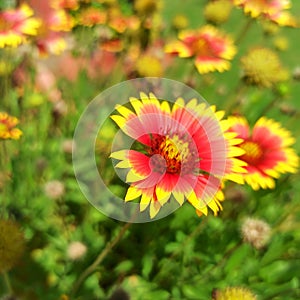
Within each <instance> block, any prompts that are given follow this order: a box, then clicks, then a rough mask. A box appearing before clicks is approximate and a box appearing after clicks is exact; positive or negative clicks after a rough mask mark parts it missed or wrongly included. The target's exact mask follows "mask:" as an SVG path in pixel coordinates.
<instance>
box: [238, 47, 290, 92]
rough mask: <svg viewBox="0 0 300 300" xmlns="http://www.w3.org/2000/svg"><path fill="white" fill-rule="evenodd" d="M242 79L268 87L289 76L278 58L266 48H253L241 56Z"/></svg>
mask: <svg viewBox="0 0 300 300" xmlns="http://www.w3.org/2000/svg"><path fill="white" fill-rule="evenodd" d="M241 65H242V70H243V73H244V74H243V79H244V80H245V82H246V83H248V84H251V85H257V86H259V87H266V88H270V87H273V86H274V85H276V84H278V83H279V82H282V81H285V80H287V79H288V78H289V73H288V71H287V69H285V68H284V67H283V66H282V64H281V62H280V59H279V57H278V55H277V53H275V52H274V51H272V50H270V49H268V48H261V47H260V48H254V49H251V50H250V51H249V52H248V53H247V54H246V55H244V56H243V57H242V58H241Z"/></svg>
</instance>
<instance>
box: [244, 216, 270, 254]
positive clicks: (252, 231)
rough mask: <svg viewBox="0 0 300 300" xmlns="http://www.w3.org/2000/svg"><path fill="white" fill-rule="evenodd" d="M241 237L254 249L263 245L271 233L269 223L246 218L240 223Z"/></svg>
mask: <svg viewBox="0 0 300 300" xmlns="http://www.w3.org/2000/svg"><path fill="white" fill-rule="evenodd" d="M241 231H242V237H243V239H244V241H245V242H247V243H250V244H251V245H253V247H254V248H256V249H261V248H262V247H264V246H265V245H266V244H267V243H268V241H269V239H270V235H271V228H270V225H269V224H268V223H266V222H264V221H262V220H258V219H253V218H247V219H246V220H244V222H243V224H242V228H241Z"/></svg>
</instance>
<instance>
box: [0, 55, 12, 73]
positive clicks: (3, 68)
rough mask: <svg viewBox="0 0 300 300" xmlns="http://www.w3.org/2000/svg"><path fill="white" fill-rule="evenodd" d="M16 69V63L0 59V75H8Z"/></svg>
mask: <svg viewBox="0 0 300 300" xmlns="http://www.w3.org/2000/svg"><path fill="white" fill-rule="evenodd" d="M13 69H14V65H13V64H12V62H11V61H9V60H4V59H0V76H5V75H8V74H10V73H11V72H12V70H13Z"/></svg>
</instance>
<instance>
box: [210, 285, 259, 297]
mask: <svg viewBox="0 0 300 300" xmlns="http://www.w3.org/2000/svg"><path fill="white" fill-rule="evenodd" d="M214 299H215V300H256V299H257V298H256V296H255V295H254V294H253V293H252V292H250V291H249V290H248V289H246V288H242V287H227V288H225V289H224V290H217V292H216V293H215V296H214Z"/></svg>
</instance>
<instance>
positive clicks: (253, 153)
mask: <svg viewBox="0 0 300 300" xmlns="http://www.w3.org/2000/svg"><path fill="white" fill-rule="evenodd" d="M240 147H241V148H242V149H244V150H245V152H246V153H245V154H244V155H242V156H241V159H242V160H244V161H245V162H247V163H248V164H250V165H255V164H256V163H258V162H259V161H260V159H261V158H262V155H263V151H262V149H261V148H260V146H259V145H258V144H257V143H254V142H250V141H246V142H244V143H242V144H241V145H240Z"/></svg>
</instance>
